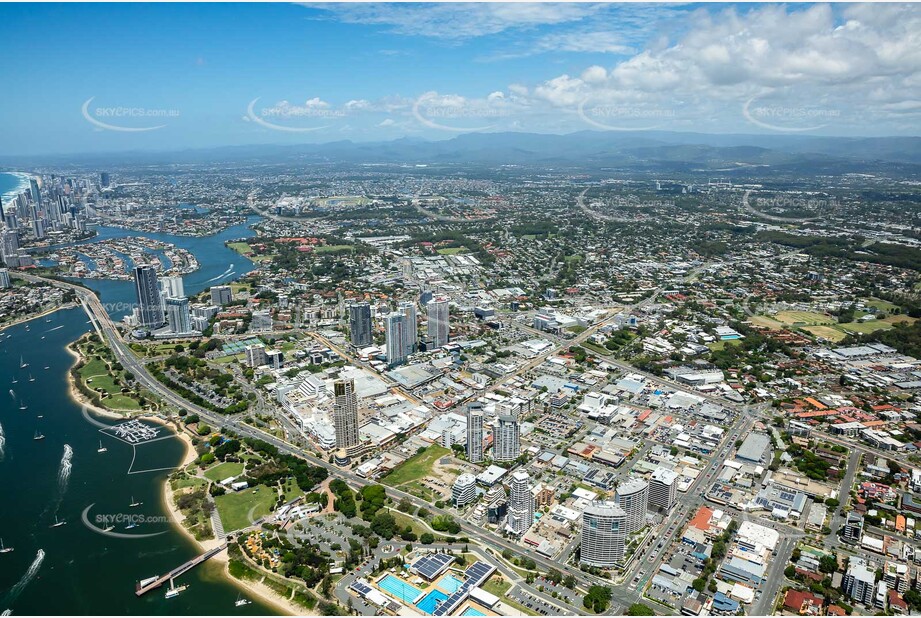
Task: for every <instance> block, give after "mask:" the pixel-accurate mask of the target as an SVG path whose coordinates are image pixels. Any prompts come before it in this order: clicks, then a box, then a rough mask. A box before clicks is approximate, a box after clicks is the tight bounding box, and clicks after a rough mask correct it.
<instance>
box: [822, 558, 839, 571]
mask: <svg viewBox="0 0 921 618" xmlns="http://www.w3.org/2000/svg"><path fill="white" fill-rule="evenodd" d="M819 570H820V571H822V572H823V573H834V572H835V571H837V570H838V557H837V556H835V555H834V554H832V555H830V556H829V555H825V556H822V557H821V558H819Z"/></svg>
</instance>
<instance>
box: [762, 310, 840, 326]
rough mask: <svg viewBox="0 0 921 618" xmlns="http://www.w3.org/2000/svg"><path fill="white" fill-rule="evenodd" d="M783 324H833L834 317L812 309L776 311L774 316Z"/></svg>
mask: <svg viewBox="0 0 921 618" xmlns="http://www.w3.org/2000/svg"><path fill="white" fill-rule="evenodd" d="M774 318H775V319H776V320H779V321H780V322H783V323H784V324H808V325H815V324H834V323H835V318H833V317H832V316H830V315H826V314H824V313H816V312H814V311H778V312H777V314H776V315H775V316H774Z"/></svg>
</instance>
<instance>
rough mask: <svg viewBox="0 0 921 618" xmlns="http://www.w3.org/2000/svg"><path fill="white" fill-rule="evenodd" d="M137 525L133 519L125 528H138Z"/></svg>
mask: <svg viewBox="0 0 921 618" xmlns="http://www.w3.org/2000/svg"><path fill="white" fill-rule="evenodd" d="M137 527H138V525H137V524H136V523H134V522H133V521H132V522H131V523H129V524H128V525H127V526H125V530H131V529H132V528H137Z"/></svg>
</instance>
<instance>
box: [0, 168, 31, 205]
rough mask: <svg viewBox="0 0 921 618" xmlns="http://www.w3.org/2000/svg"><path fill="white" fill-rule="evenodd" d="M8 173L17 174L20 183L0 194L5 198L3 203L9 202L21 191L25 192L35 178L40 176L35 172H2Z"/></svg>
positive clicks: (9, 174) (10, 174) (8, 174)
mask: <svg viewBox="0 0 921 618" xmlns="http://www.w3.org/2000/svg"><path fill="white" fill-rule="evenodd" d="M0 173H2V174H6V175H7V176H15V177H16V178H18V179H19V184H18V185H16V187H15V188H13V189H10V190H9V191H7V192H6V193H3V194H2V195H0V197H2V198H3V203H4V204H8V203H9V202H11V201H12V200H13V199H14V198H15V197H16V196H17V195H19V194H20V193H25V192H26V191H28V190H29V188H30V186H31V185H30V182H31V180H32V179H33V178H38V177H37V176H36V175H35V174H30V173H29V172H0Z"/></svg>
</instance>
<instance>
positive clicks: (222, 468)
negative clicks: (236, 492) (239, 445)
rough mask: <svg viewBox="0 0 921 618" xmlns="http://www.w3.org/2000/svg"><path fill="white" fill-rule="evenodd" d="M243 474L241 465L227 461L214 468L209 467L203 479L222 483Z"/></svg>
mask: <svg viewBox="0 0 921 618" xmlns="http://www.w3.org/2000/svg"><path fill="white" fill-rule="evenodd" d="M241 472H243V464H242V463H240V462H236V461H227V462H224V463H220V464H218V465H216V466H211V467H210V468H208V469H207V470H206V471H205V474H204V476H205V478H206V479H209V480H212V481H214V482H215V483H217V482H219V481H223V480H224V479H226V478H229V477H231V476H240V473H241Z"/></svg>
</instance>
